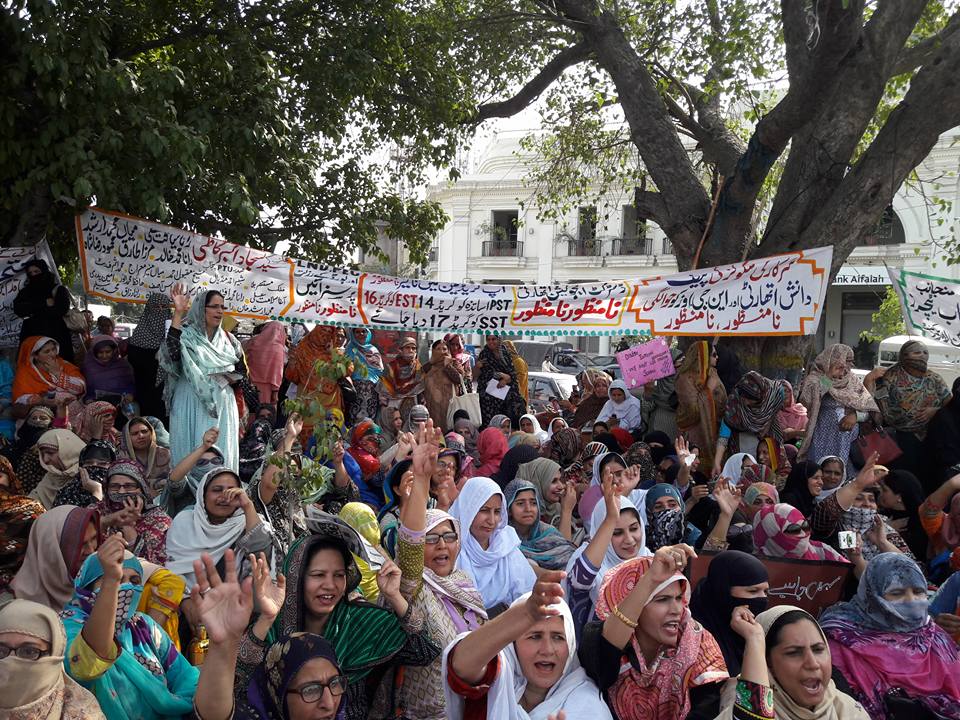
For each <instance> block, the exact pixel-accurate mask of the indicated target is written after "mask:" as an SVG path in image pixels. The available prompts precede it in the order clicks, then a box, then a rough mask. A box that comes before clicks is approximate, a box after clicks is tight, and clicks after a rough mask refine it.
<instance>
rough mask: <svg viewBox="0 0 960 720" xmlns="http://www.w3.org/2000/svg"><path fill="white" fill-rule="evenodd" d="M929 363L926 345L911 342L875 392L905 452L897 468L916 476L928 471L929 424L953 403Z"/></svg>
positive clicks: (886, 421) (901, 350) (901, 351)
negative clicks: (925, 453) (925, 444)
mask: <svg viewBox="0 0 960 720" xmlns="http://www.w3.org/2000/svg"><path fill="white" fill-rule="evenodd" d="M929 359H930V353H929V351H928V350H927V347H926V346H925V345H924V344H923V343H922V342H920V341H919V340H908V341H907V342H905V343H904V344H903V345H902V346H901V347H900V353H899V355H898V359H897V362H896V364H894V365H892V366H891V367H889V368H887V371H886V372H885V373H884V374H883V376H882V377H881V378H879V379H877V380H876V381H875V386H874V389H873V397H874V399H875V400H876V402H877V405H878V406H879V408H880V412H881V413H882V414H883V420H884V423H885V424H886V425H888V426H890V427H892V428H893V429H894V431H895V432H896V439H897V445H899V446H900V449H901V450H902V451H903V456H901V457H899V458H897V460H896V461H895V463H894V465H895V466H896V467H897V468H900V469H903V470H909V471H911V472H913V473H914V474H915V475H923V474H924V473H923V472H922V470H924V469H925V468H926V463H925V460H924V457H923V440H924V439H925V438H926V435H927V424H928V423H929V422H930V421H931V420H932V419H933V416H934V415H936V414H937V411H938V410H939V409H940V408H941V407H943V406H944V405H946V404H947V402H948V401H949V400H950V390H949V389H948V388H947V386H946V383H944V382H943V378H941V377H940V376H939V375H937V373H935V372H933V371H932V370H928V369H927V362H928V361H929ZM867 388H868V389H870V383H869V382H867Z"/></svg>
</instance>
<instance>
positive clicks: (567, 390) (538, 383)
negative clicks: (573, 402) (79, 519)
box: [527, 372, 577, 405]
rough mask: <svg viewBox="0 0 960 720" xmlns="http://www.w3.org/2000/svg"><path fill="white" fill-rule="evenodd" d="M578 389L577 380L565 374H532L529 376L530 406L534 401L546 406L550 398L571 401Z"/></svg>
mask: <svg viewBox="0 0 960 720" xmlns="http://www.w3.org/2000/svg"><path fill="white" fill-rule="evenodd" d="M576 388H577V378H576V377H574V376H573V375H566V374H564V373H548V372H531V373H528V374H527V389H528V391H529V396H530V404H531V405H533V403H534V401H535V400H536V401H538V402H541V403H543V404H546V403H547V402H549V401H550V398H557V399H558V400H569V399H570V395H571V394H572V393H573V391H574V390H576Z"/></svg>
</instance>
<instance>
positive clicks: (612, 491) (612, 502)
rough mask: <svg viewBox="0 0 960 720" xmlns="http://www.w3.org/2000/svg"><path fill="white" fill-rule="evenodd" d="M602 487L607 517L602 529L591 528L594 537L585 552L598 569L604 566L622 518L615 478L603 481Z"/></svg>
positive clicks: (601, 525) (611, 477)
mask: <svg viewBox="0 0 960 720" xmlns="http://www.w3.org/2000/svg"><path fill="white" fill-rule="evenodd" d="M600 487H601V488H602V489H603V503H604V505H606V508H607V516H606V517H605V518H604V519H603V522H602V523H600V527H597V528H591V530H592V531H593V537H592V538H590V542H589V543H588V544H587V549H586V550H584V551H583V554H584V556H585V557H586V558H587V560H589V561H590V564H591V565H592V566H593V567H596V568H598V567H600V566H601V565H602V564H603V556H604V555H605V554H606V552H607V548H608V547H610V542H611V541H612V540H613V531H614V530H616V528H617V520H618V519H619V518H620V498H619V496H618V495H617V490H616V488H615V487H614V484H613V476H609V477H607V478H606V479H605V480H602V481H601V482H600Z"/></svg>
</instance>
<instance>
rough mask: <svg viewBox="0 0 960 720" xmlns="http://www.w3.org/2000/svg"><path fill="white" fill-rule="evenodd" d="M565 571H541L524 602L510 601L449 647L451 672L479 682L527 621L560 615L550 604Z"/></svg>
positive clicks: (559, 593) (558, 593) (558, 597)
mask: <svg viewBox="0 0 960 720" xmlns="http://www.w3.org/2000/svg"><path fill="white" fill-rule="evenodd" d="M564 574H565V573H564V572H563V571H561V570H551V571H549V572H546V573H544V574H543V575H541V576H540V579H539V580H538V581H537V583H536V585H534V586H533V592H532V593H530V597H529V598H527V601H526V602H525V603H523V604H521V605H511V606H510V607H509V608H507V609H506V610H505V611H504V612H502V613H501V614H500V615H498V616H497V617H495V618H494V619H493V620H491V621H490V622H488V623H486V624H484V625H481V626H480V627H479V628H477V629H476V630H474V631H472V632H471V633H470V634H469V635H467V636H466V637H464V638H463V639H462V640H461V641H460V642H459V643H458V644H457V647H456V648H455V649H454V650H453V651H451V652H452V654H453V660H452V663H453V672H454V673H456V675H457V677H459V678H460V679H461V680H463V681H464V682H466V683H471V684H476V683H478V682H480V681H481V680H482V679H483V676H484V673H485V672H486V669H487V665H489V664H490V661H491V660H493V659H494V658H495V657H497V655H498V654H499V653H500V651H501V650H503V649H504V648H505V647H506V646H507V645H509V644H510V643H512V642H514V641H515V640H516V639H517V638H519V637H520V636H521V635H522V634H523V633H524V632H525V631H526V630H527V629H528V628H529V627H530V625H532V624H533V623H537V622H540V621H541V620H546V619H548V618H550V617H552V616H554V615H559V614H560V613H559V610H556V609H554V608H551V607H550V606H551V605H555V604H556V603H557V602H558V601H559V600H561V599H563V588H561V587H560V582H561V581H562V580H563V577H564Z"/></svg>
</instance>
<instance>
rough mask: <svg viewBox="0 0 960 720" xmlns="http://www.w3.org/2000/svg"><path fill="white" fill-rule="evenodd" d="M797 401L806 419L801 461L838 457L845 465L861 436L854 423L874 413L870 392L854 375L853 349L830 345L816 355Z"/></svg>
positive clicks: (858, 428)
mask: <svg viewBox="0 0 960 720" xmlns="http://www.w3.org/2000/svg"><path fill="white" fill-rule="evenodd" d="M799 400H800V403H801V404H802V405H804V406H805V407H806V408H807V417H808V418H809V420H808V422H807V432H806V434H805V435H804V438H803V444H802V445H801V446H800V455H799V457H800V458H801V459H803V458H805V457H807V455H809V456H810V457H812V458H814V459H816V458H821V457H824V456H825V455H837V456H839V457H841V458H843V459H844V461H845V462H846V460H847V459H848V458H849V457H850V446H851V445H852V444H853V442H854V441H855V440H856V439H857V437H858V436H859V434H860V426H859V425H858V424H857V423H858V422H864V421H865V420H866V419H867V417H868V413H870V412H876V410H877V404H876V403H875V402H874V400H873V398H872V397H871V396H870V392H869V391H868V390H867V389H866V388H865V387H864V386H863V382H862V381H861V380H860V378H858V377H857V376H856V375H854V374H853V349H852V348H851V347H849V346H848V345H840V344H836V345H830V346H828V347H827V348H826V349H825V350H824V351H823V352H822V353H820V354H819V355H817V359H816V360H814V362H813V367H812V368H811V369H810V372H809V373H807V376H806V377H805V378H804V380H803V383H802V384H801V385H800V395H799ZM851 470H852V468H851Z"/></svg>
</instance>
